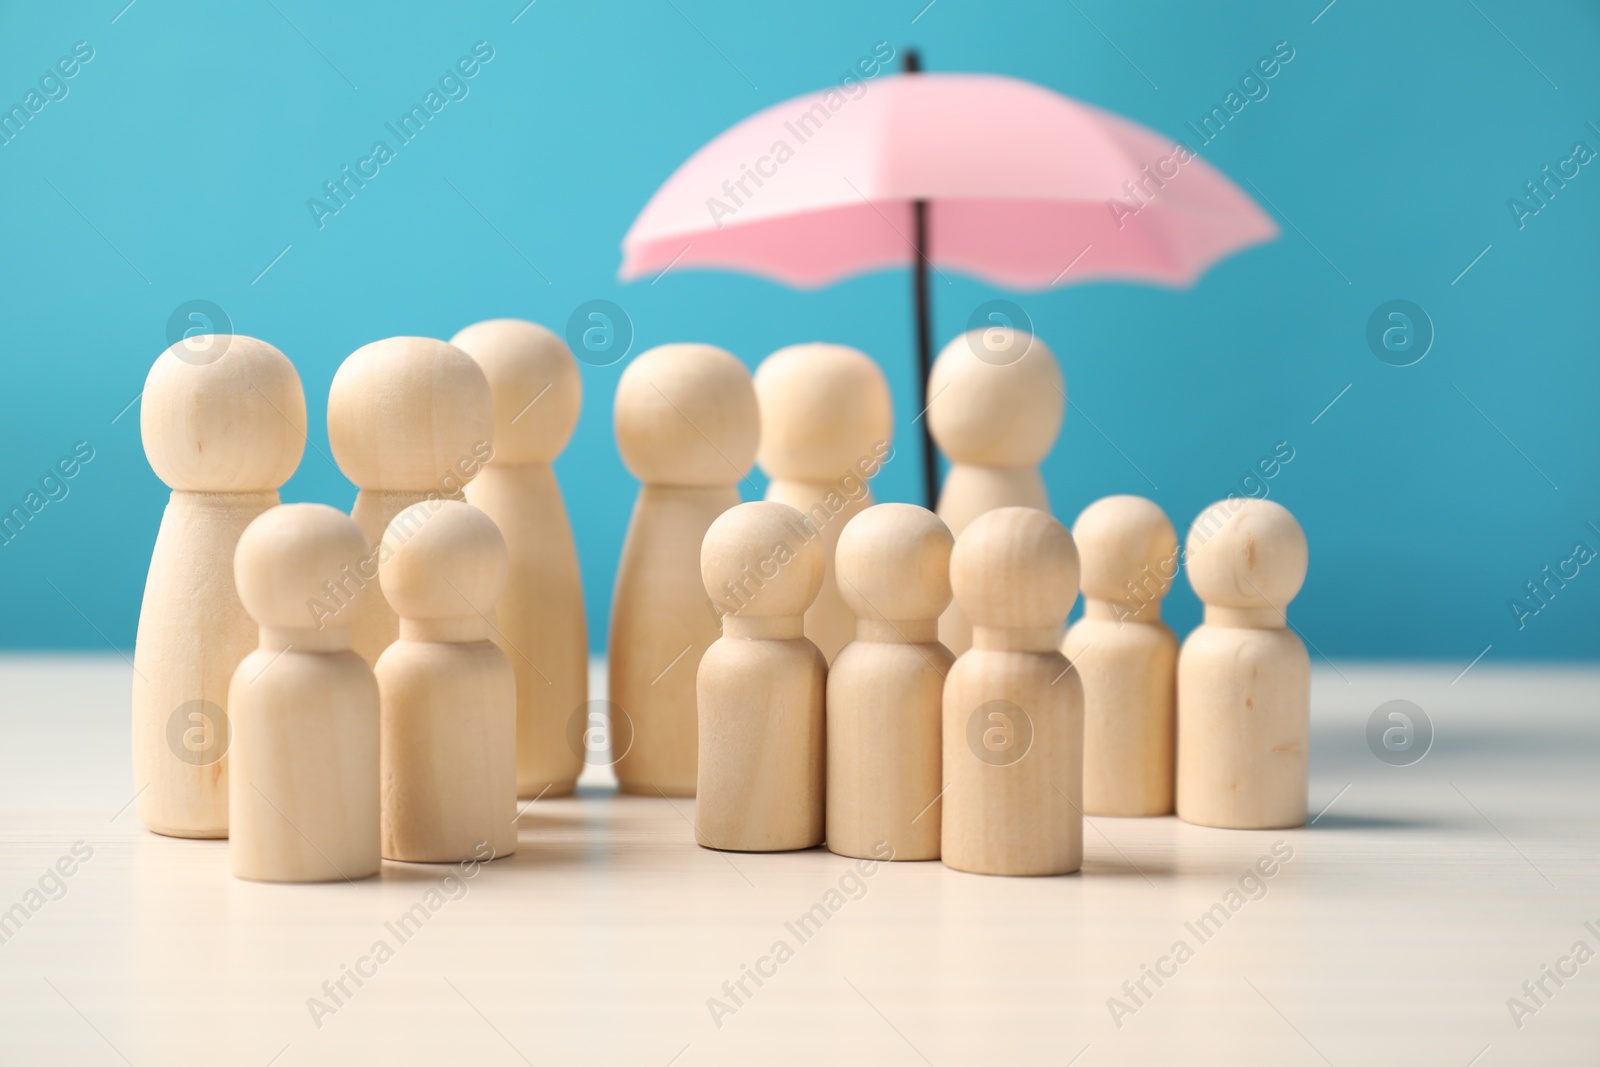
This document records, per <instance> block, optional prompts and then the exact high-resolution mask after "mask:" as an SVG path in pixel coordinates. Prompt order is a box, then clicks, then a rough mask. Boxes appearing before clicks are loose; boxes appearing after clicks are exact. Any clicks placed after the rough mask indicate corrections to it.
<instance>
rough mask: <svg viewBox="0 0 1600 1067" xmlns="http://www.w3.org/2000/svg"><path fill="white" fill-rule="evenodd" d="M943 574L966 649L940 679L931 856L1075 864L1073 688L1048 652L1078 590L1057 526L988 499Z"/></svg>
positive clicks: (1077, 781) (1027, 866) (1002, 866)
mask: <svg viewBox="0 0 1600 1067" xmlns="http://www.w3.org/2000/svg"><path fill="white" fill-rule="evenodd" d="M950 585H951V589H952V590H953V591H954V593H955V597H956V600H958V601H959V602H960V603H961V605H962V607H963V608H964V609H965V611H966V613H967V616H968V617H969V618H971V619H972V622H973V633H972V648H970V649H968V650H967V651H966V652H964V653H962V654H961V655H960V656H959V657H957V659H956V663H955V666H954V667H952V668H951V669H950V675H949V677H948V678H946V679H945V685H944V779H945V783H946V789H945V795H944V801H943V804H944V823H943V832H942V835H941V840H940V858H941V859H942V860H943V861H944V863H945V865H946V866H948V867H954V868H956V869H957V870H962V871H971V872H974V873H977V874H1004V875H1045V874H1071V873H1072V872H1074V871H1076V870H1078V868H1079V867H1080V866H1081V865H1082V863H1083V799H1082V798H1083V689H1082V687H1081V686H1080V685H1079V682H1078V678H1077V676H1076V675H1075V674H1073V673H1072V670H1071V664H1069V663H1068V662H1067V659H1066V657H1064V656H1063V655H1061V653H1060V652H1058V651H1057V645H1058V644H1059V643H1060V640H1061V627H1062V625H1063V624H1064V623H1065V621H1066V617H1067V613H1068V612H1069V611H1070V610H1071V609H1072V602H1073V600H1074V599H1076V598H1077V593H1078V553H1077V550H1076V549H1075V548H1074V547H1073V543H1072V535H1071V534H1070V533H1068V532H1067V529H1066V527H1064V526H1062V525H1061V523H1059V522H1057V521H1056V520H1055V519H1053V518H1051V517H1050V516H1049V515H1048V514H1047V513H1045V512H1043V511H1039V510H1037V509H1035V508H1014V507H1013V508H997V509H995V510H993V511H990V512H987V513H985V514H984V515H981V516H979V517H978V518H977V519H974V520H973V522H972V524H971V525H969V526H968V527H967V528H966V529H965V530H964V531H962V533H961V534H960V535H959V536H958V537H957V538H956V544H955V549H954V551H953V552H952V554H951V557H950Z"/></svg>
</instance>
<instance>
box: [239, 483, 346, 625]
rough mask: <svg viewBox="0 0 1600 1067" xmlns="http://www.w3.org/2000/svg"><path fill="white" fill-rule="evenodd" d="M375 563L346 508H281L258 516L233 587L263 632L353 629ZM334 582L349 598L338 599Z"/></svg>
mask: <svg viewBox="0 0 1600 1067" xmlns="http://www.w3.org/2000/svg"><path fill="white" fill-rule="evenodd" d="M371 555H372V549H371V547H370V546H369V545H368V544H367V539H366V537H364V536H363V535H362V533H361V528H360V527H359V526H357V525H356V523H355V520H354V519H352V518H351V517H350V516H348V515H346V514H345V513H344V512H342V511H340V510H339V509H338V508H331V507H329V506H328V505H326V504H281V505H279V506H278V507H275V508H272V509H270V510H268V511H265V512H263V513H262V514H260V515H258V516H257V517H256V518H255V520H254V521H253V522H251V523H250V525H249V526H246V527H245V530H244V533H242V534H240V535H239V544H238V546H237V547H236V548H235V549H234V553H233V579H234V584H235V585H236V586H237V587H238V590H239V599H240V600H241V601H243V602H244V609H245V610H246V611H248V612H249V613H250V617H251V618H252V619H254V620H256V622H258V623H260V624H261V625H262V626H266V627H271V628H273V629H281V630H304V629H314V630H323V629H328V628H330V627H347V626H349V625H350V622H349V618H348V616H349V614H350V613H349V612H348V611H347V610H346V609H347V608H348V607H349V606H350V604H351V603H352V599H351V596H352V594H353V592H354V590H355V589H356V588H359V583H360V582H361V581H362V570H363V569H364V566H365V567H370V563H369V562H368V561H369V560H370V557H371ZM366 574H367V575H370V574H371V571H370V569H368V570H366ZM352 575H354V576H356V577H354V578H352V577H351V576H352ZM329 582H331V583H333V587H334V589H335V590H336V591H337V590H342V591H340V592H338V593H337V595H330V593H329V591H328V588H327V583H329Z"/></svg>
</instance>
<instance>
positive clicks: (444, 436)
mask: <svg viewBox="0 0 1600 1067" xmlns="http://www.w3.org/2000/svg"><path fill="white" fill-rule="evenodd" d="M328 443H329V444H330V445H332V446H333V458H334V460H335V461H336V462H337V463H338V464H339V469H340V470H341V471H343V472H344V475H345V477H346V478H349V479H350V480H351V481H352V482H354V483H355V484H356V486H357V487H358V488H359V489H360V492H358V493H357V494H356V503H355V508H354V510H352V511H351V513H350V514H351V517H352V518H354V519H355V520H356V525H358V526H360V527H361V533H362V534H363V535H364V536H365V537H366V539H367V540H368V541H369V542H371V543H372V544H373V545H377V544H379V542H381V541H382V540H383V535H384V531H385V530H387V529H388V527H389V523H390V522H391V521H393V520H394V517H395V516H396V515H398V514H400V512H401V511H403V510H404V509H405V508H407V507H409V506H410V505H412V504H415V503H416V502H417V501H419V500H425V499H429V498H433V499H447V500H459V499H461V496H462V492H461V491H462V488H463V487H464V486H465V485H466V484H467V482H469V481H471V480H472V477H473V475H475V474H477V473H478V471H479V470H480V469H481V468H482V467H483V465H484V464H485V463H486V462H488V461H489V459H490V457H491V456H493V454H494V403H493V400H492V398H491V396H490V393H489V382H488V380H487V379H486V378H485V377H484V375H483V371H482V370H481V369H479V367H478V364H477V363H476V362H474V361H473V359H472V357H470V356H468V355H467V354H466V353H465V352H463V351H461V350H460V349H459V348H456V347H455V346H454V345H449V344H446V343H445V342H443V341H436V340H434V339H433V338H431V337H390V338H388V339H386V340H383V341H374V342H372V343H371V344H368V345H362V346H361V347H360V348H358V349H356V350H355V351H354V352H352V353H351V354H350V356H349V358H347V359H346V360H345V361H344V363H343V364H341V365H340V367H339V370H338V372H337V373H336V374H334V376H333V385H332V386H331V387H330V388H329V390H328ZM377 566H378V561H377V560H376V559H370V560H367V561H365V562H364V564H363V565H362V566H361V567H360V568H358V570H357V571H356V572H355V573H353V574H352V575H351V576H349V577H347V578H343V579H340V580H336V582H335V584H336V585H337V586H338V587H339V588H340V591H341V595H343V596H347V597H349V598H350V599H352V600H354V601H355V602H356V608H355V614H354V616H353V617H352V619H351V623H350V640H351V645H352V647H353V648H354V649H355V650H356V651H357V652H359V653H360V654H361V656H362V658H363V659H365V660H366V661H367V662H368V663H373V664H375V663H377V662H378V656H379V655H381V654H382V652H383V650H384V649H385V648H387V647H388V645H389V642H391V641H393V640H394V639H395V635H396V634H397V633H399V628H400V624H399V620H397V619H396V618H395V613H394V610H393V609H392V608H391V607H390V606H389V604H388V602H387V601H386V600H385V599H384V593H383V588H382V584H381V583H380V582H378V581H377V580H376V577H377Z"/></svg>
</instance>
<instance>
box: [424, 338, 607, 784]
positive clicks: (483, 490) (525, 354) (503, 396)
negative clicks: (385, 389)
mask: <svg viewBox="0 0 1600 1067" xmlns="http://www.w3.org/2000/svg"><path fill="white" fill-rule="evenodd" d="M450 343H451V344H453V345H455V346H456V347H457V348H460V349H461V350H462V351H464V352H466V353H467V354H468V355H469V356H471V357H472V358H473V359H474V360H476V361H477V363H478V366H480V367H481V368H483V373H484V375H485V376H486V377H487V378H488V379H489V389H490V391H491V392H492V393H493V394H494V459H493V460H491V461H490V462H489V463H488V464H487V465H486V466H485V467H484V468H483V470H481V471H480V472H478V476H477V477H476V478H474V479H473V480H472V481H471V482H470V483H468V485H467V490H466V492H467V502H468V503H470V504H472V505H473V506H474V507H476V508H479V509H481V510H482V511H483V512H484V514H486V515H488V516H489V517H490V518H491V519H493V520H494V521H495V525H497V526H499V527H500V533H501V534H502V535H503V536H504V537H505V539H506V549H507V551H508V552H509V553H510V560H511V567H510V571H509V573H508V575H507V578H506V591H505V594H504V595H503V596H501V597H500V603H499V605H498V606H497V607H496V608H495V624H496V632H495V635H494V637H495V641H496V643H497V644H499V645H500V647H501V649H503V650H504V651H505V654H506V657H507V658H508V659H510V660H511V669H512V670H513V671H514V672H515V673H516V676H517V795H518V796H520V797H539V796H544V797H559V796H566V795H567V794H569V793H571V792H572V790H573V788H574V787H575V786H576V785H577V781H578V774H579V773H580V772H581V771H582V770H583V762H584V761H583V753H582V750H581V749H580V750H578V751H574V750H573V747H572V746H571V745H569V744H568V743H567V727H568V723H569V721H570V720H571V718H572V716H573V715H574V714H581V712H580V709H582V708H583V707H584V706H585V705H586V704H587V703H588V700H589V639H588V633H589V632H588V628H587V626H586V625H585V622H584V613H583V582H582V580H581V579H580V577H579V575H578V552H577V548H576V547H575V546H574V544H573V540H572V525H571V523H569V522H568V520H567V508H566V505H565V503H563V501H562V499H561V486H560V485H558V484H557V483H556V474H555V471H554V469H552V467H551V463H552V462H554V460H555V458H556V456H558V455H559V454H560V453H561V450H562V449H563V448H565V447H566V445H567V442H568V441H569V440H570V439H571V438H572V431H573V429H574V428H575V427H576V426H577V424H578V411H579V409H580V408H581V407H582V405H583V379H582V377H581V376H580V375H579V374H578V364H577V361H576V360H574V359H573V358H572V353H571V352H570V351H568V349H567V346H566V344H565V343H564V342H563V341H562V340H561V338H559V337H557V336H556V335H555V334H553V333H551V332H550V331H549V330H547V329H545V328H544V327H543V326H538V325H535V324H534V323H531V322H521V321H519V320H517V319H492V320H490V321H488V322H480V323H477V324H475V325H472V326H468V327H467V328H466V329H464V330H462V331H461V332H460V333H458V334H456V335H455V336H454V337H452V338H451V339H450Z"/></svg>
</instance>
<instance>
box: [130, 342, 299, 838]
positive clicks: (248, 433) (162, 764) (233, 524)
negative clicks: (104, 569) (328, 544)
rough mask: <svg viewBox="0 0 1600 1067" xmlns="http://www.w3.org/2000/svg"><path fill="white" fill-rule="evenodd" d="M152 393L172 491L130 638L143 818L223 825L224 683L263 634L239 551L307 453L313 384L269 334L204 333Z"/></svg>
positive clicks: (146, 421)
mask: <svg viewBox="0 0 1600 1067" xmlns="http://www.w3.org/2000/svg"><path fill="white" fill-rule="evenodd" d="M142 404H143V407H142V410H141V411H140V412H139V430H140V433H141V434H142V435H143V438H144V451H145V456H146V457H147V458H148V459H149V461H150V466H151V468H152V469H153V470H154V471H155V472H156V477H158V478H160V479H161V480H162V481H163V482H165V483H166V484H167V485H169V486H171V488H172V496H171V499H170V501H169V502H168V504H167V509H166V511H165V512H164V513H163V514H162V516H161V530H160V532H159V533H158V534H157V535H156V543H155V550H154V551H153V553H152V554H151V556H150V574H149V577H148V579H146V581H145V587H144V602H143V604H142V605H141V606H140V609H139V630H138V635H137V637H136V638H135V639H134V649H133V786H134V789H135V790H136V793H137V796H138V800H137V805H138V811H139V818H140V819H142V820H143V821H144V824H145V825H146V826H148V827H149V828H150V829H152V830H154V831H155V832H156V833H158V834H167V835H169V836H171V837H227V836H228V758H227V752H228V746H229V736H230V728H229V724H228V683H229V682H230V681H231V680H232V678H233V671H234V668H235V667H237V666H238V665H239V661H240V660H241V659H243V658H244V657H245V656H246V655H247V654H248V653H249V652H250V650H251V649H252V648H254V647H256V641H257V632H256V624H255V623H254V622H253V621H251V619H250V616H249V615H247V614H246V613H245V610H244V605H243V604H241V603H240V602H239V594H238V593H237V592H235V590H234V585H233V552H234V548H235V547H236V546H237V545H238V543H239V536H240V535H241V534H242V533H244V530H245V527H247V526H249V525H250V523H251V522H252V521H253V520H254V519H255V518H256V517H257V516H258V515H260V514H261V513H262V512H264V511H266V510H267V509H269V508H272V507H274V506H276V505H277V503H278V487H279V486H281V485H282V484H283V483H284V482H286V481H288V480H289V476H290V475H291V474H293V473H294V471H295V468H296V467H297V466H299V464H300V456H301V453H302V452H303V451H304V450H305V442H306V402H305V394H304V393H303V392H302V391H301V388H300V376H299V375H297V374H296V373H295V370H294V366H293V365H292V364H291V363H290V362H289V360H288V359H287V358H285V357H284V354H283V353H282V352H279V351H278V350H277V349H276V348H273V347H272V346H271V345H269V344H267V343H266V342H265V341H258V340H256V339H255V338H253V337H241V336H236V335H231V334H206V335H202V336H195V337H189V338H185V339H184V340H182V341H179V342H178V343H177V344H175V345H173V346H172V347H171V348H169V349H167V350H166V351H165V352H163V353H162V354H161V355H160V356H159V357H158V358H157V359H156V361H155V365H154V366H152V367H151V368H150V374H149V376H148V377H147V378H146V379H145V383H144V394H143V400H142Z"/></svg>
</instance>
